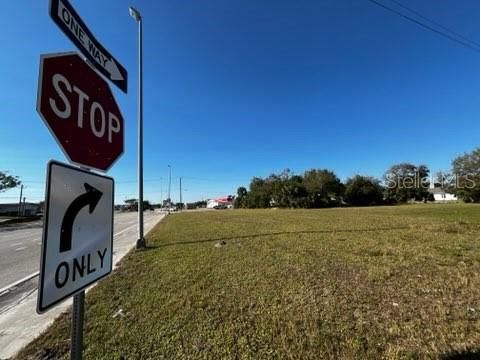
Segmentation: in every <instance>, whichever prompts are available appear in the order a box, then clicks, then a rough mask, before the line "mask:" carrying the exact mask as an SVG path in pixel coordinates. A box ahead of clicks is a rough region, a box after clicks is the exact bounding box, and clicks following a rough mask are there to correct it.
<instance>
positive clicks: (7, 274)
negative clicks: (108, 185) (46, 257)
mask: <svg viewBox="0 0 480 360" xmlns="http://www.w3.org/2000/svg"><path fill="white" fill-rule="evenodd" d="M154 217H158V213H156V214H155V213H153V212H151V211H146V212H145V214H144V218H145V222H147V221H149V220H150V219H153V218H154ZM136 224H137V213H136V212H133V213H117V212H116V213H115V215H114V225H113V234H114V236H113V241H114V248H115V240H116V238H117V237H118V236H119V235H121V234H123V233H125V232H126V231H128V230H129V229H132V230H133V229H134V228H135V227H136ZM41 243H42V222H41V221H36V222H32V223H28V224H18V225H17V226H13V227H5V228H0V289H1V288H3V287H5V286H7V285H10V284H11V283H13V282H15V281H18V280H20V279H22V278H24V277H26V276H28V275H30V274H32V273H34V272H36V271H38V269H39V266H40V248H41Z"/></svg>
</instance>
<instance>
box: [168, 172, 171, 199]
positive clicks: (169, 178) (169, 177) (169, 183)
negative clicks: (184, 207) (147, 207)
mask: <svg viewBox="0 0 480 360" xmlns="http://www.w3.org/2000/svg"><path fill="white" fill-rule="evenodd" d="M171 188H172V166H171V165H168V203H169V205H171V203H172V198H171V197H170V194H171V193H170V190H171Z"/></svg>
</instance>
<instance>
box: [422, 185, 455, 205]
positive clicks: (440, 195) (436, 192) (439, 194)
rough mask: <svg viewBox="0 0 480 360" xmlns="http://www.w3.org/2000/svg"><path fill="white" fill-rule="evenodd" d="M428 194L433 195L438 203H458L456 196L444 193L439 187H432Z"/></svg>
mask: <svg viewBox="0 0 480 360" xmlns="http://www.w3.org/2000/svg"><path fill="white" fill-rule="evenodd" d="M429 191H430V193H431V194H433V197H434V199H435V201H438V202H447V201H458V198H457V196H456V195H454V194H451V193H449V192H446V191H445V190H444V189H442V188H440V187H433V188H430V189H429Z"/></svg>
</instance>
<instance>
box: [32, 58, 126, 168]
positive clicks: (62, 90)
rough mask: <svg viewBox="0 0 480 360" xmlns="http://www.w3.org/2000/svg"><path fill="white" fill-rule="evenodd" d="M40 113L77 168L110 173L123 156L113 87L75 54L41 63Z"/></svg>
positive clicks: (121, 120) (121, 118)
mask: <svg viewBox="0 0 480 360" xmlns="http://www.w3.org/2000/svg"><path fill="white" fill-rule="evenodd" d="M37 111H38V113H39V114H40V116H41V117H42V119H43V121H44V122H45V124H46V125H47V126H48V128H49V129H50V131H51V133H52V134H53V136H54V137H55V139H56V140H57V142H58V144H59V145H60V147H61V148H62V150H63V152H64V153H65V155H66V156H67V158H68V159H69V160H70V161H71V162H73V163H76V164H78V165H83V166H86V167H91V168H95V169H98V170H102V171H106V170H108V168H110V166H112V164H113V163H114V162H115V160H117V159H118V158H119V157H120V155H121V154H122V153H123V132H124V129H123V117H122V114H121V113H120V110H119V109H118V106H117V103H116V102H115V99H114V98H113V94H112V92H111V91H110V87H109V86H108V84H107V83H106V82H105V81H104V80H103V79H102V78H101V77H100V76H99V75H97V73H96V72H95V71H94V70H93V69H92V68H91V67H90V66H89V65H88V64H87V63H86V62H85V61H84V60H83V59H82V58H81V57H80V56H78V55H77V54H76V53H71V52H70V53H63V54H47V55H42V56H41V57H40V79H39V87H38V99H37Z"/></svg>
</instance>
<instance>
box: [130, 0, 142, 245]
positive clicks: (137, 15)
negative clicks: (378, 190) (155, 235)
mask: <svg viewBox="0 0 480 360" xmlns="http://www.w3.org/2000/svg"><path fill="white" fill-rule="evenodd" d="M128 10H129V13H130V16H131V17H132V18H133V19H134V20H135V21H136V22H137V23H138V240H137V246H136V247H137V249H141V248H144V247H145V246H146V244H145V238H144V237H143V93H142V77H143V74H142V16H141V15H140V12H139V11H138V10H136V9H134V8H133V7H132V6H130V8H129V9H128Z"/></svg>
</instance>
